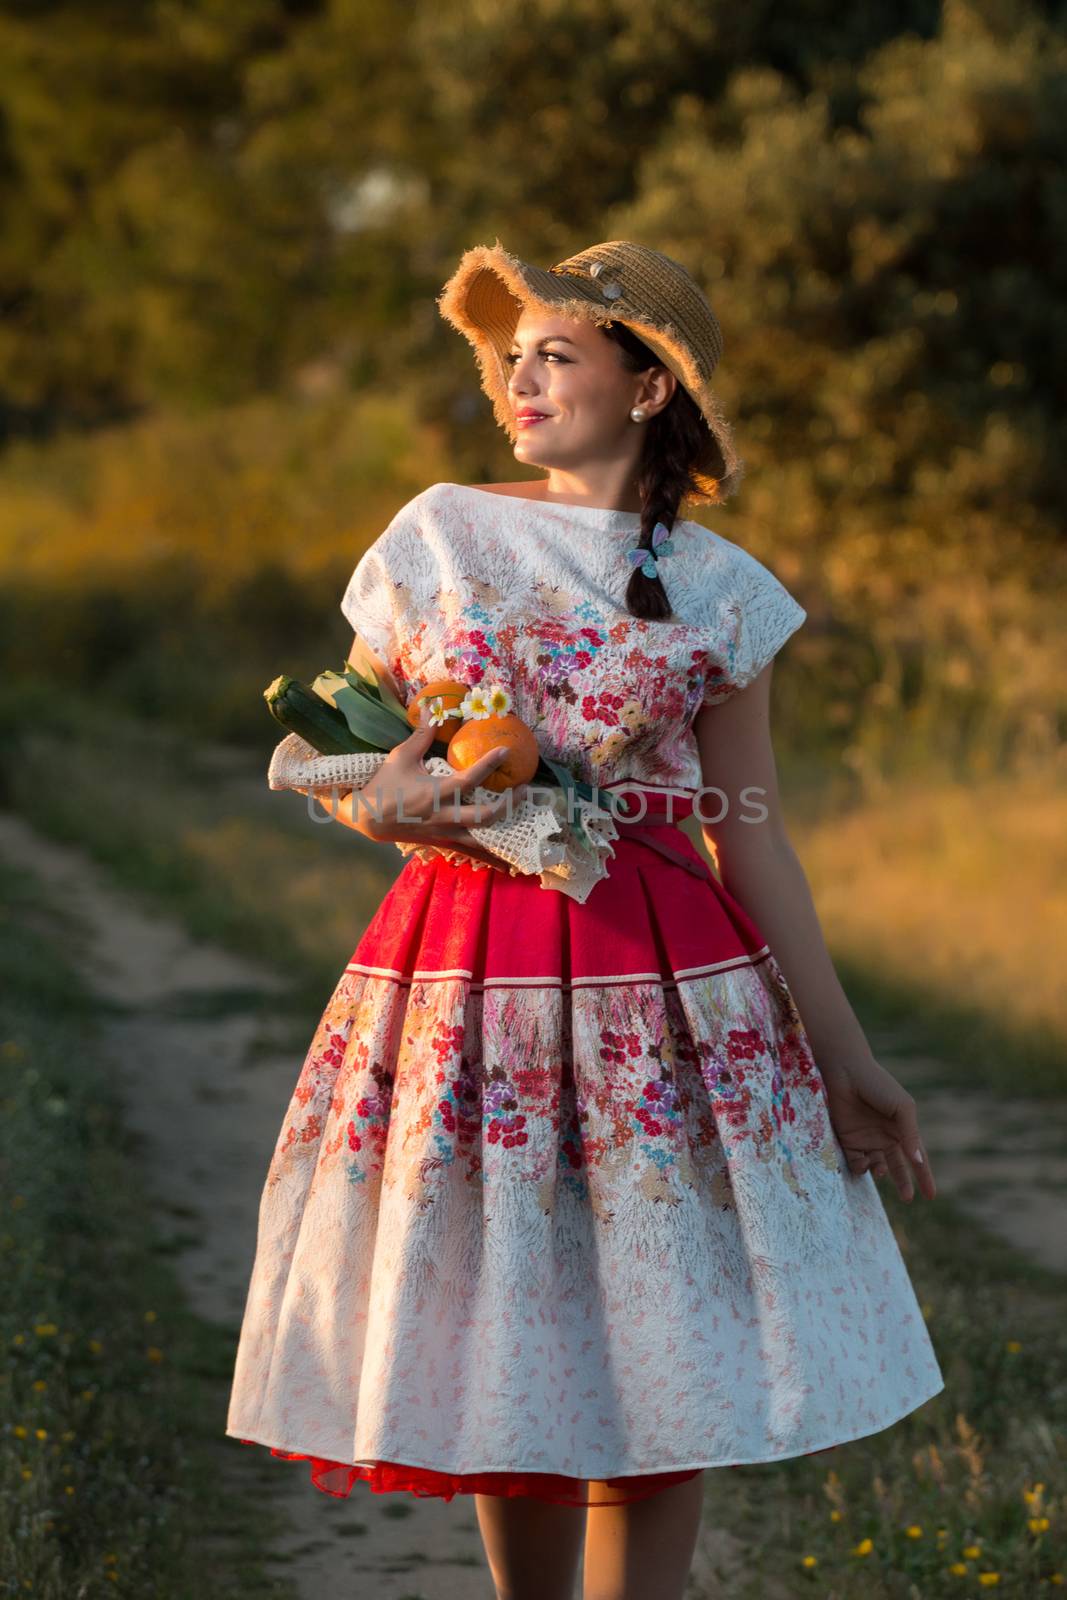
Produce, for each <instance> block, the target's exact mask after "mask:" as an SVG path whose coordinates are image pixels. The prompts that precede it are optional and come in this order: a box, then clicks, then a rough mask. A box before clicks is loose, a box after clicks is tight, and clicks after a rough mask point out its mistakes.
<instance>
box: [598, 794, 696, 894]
mask: <svg viewBox="0 0 1067 1600" xmlns="http://www.w3.org/2000/svg"><path fill="white" fill-rule="evenodd" d="M600 787H601V790H602V791H603V792H604V793H606V794H610V793H612V792H613V791H620V793H619V799H620V800H621V801H622V802H623V803H624V804H625V805H626V806H627V809H628V811H629V812H630V815H627V816H624V815H623V814H622V812H621V811H620V810H617V809H616V808H615V807H614V806H609V808H608V809H609V810H610V811H611V815H612V820H613V821H614V823H615V825H616V827H617V828H618V830H619V838H620V839H632V840H633V841H634V842H635V843H636V844H643V845H647V846H648V848H649V849H650V850H656V851H658V852H659V854H660V855H661V856H664V857H666V859H667V860H668V861H673V862H674V863H675V865H676V866H679V867H684V868H685V870H686V872H691V873H692V874H693V876H694V877H696V878H703V879H704V881H705V882H707V883H711V882H714V874H713V873H712V871H711V868H710V867H709V866H708V865H707V863H706V862H705V861H703V860H702V859H701V857H700V856H699V855H698V854H697V852H696V850H694V849H693V847H692V845H691V844H690V843H689V840H688V839H685V841H684V842H685V844H686V845H688V846H689V851H690V852H691V853H689V854H687V853H686V851H685V850H684V849H679V847H678V845H677V844H673V843H671V842H670V835H669V834H668V832H667V830H668V829H669V828H677V827H678V826H679V824H680V823H682V822H684V821H685V819H686V817H689V816H692V814H693V797H692V795H690V794H687V793H685V792H684V791H679V790H677V789H656V788H651V787H649V786H647V785H644V784H639V783H633V782H631V781H629V780H627V779H620V780H619V781H618V782H617V783H615V784H602V785H601V786H600Z"/></svg>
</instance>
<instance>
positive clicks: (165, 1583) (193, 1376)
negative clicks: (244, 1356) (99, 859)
mask: <svg viewBox="0 0 1067 1600" xmlns="http://www.w3.org/2000/svg"><path fill="white" fill-rule="evenodd" d="M0 888H2V891H3V892H2V895H0V899H2V902H3V912H2V915H0V966H2V968H3V970H4V973H5V979H6V981H5V983H4V986H3V991H2V993H0V1094H2V1106H0V1179H2V1182H0V1191H2V1194H3V1197H4V1198H3V1217H2V1220H0V1270H2V1273H3V1280H4V1294H3V1296H2V1298H0V1340H2V1342H3V1348H4V1356H5V1359H4V1362H3V1371H2V1373H0V1416H2V1419H3V1435H4V1450H3V1452H2V1454H0V1571H2V1573H3V1577H4V1584H3V1592H4V1593H5V1594H12V1595H20V1594H26V1595H31V1594H32V1595H34V1596H36V1597H38V1600H73V1597H74V1596H78V1597H79V1600H95V1597H98V1596H104V1595H111V1596H115V1595H119V1596H128V1597H130V1600H155V1597H160V1600H163V1597H166V1600H194V1597H196V1600H198V1597H199V1596H201V1595H212V1596H215V1595H217V1596H223V1595H225V1596H226V1597H227V1600H241V1597H243V1596H248V1597H252V1596H253V1595H254V1596H257V1597H259V1596H274V1597H277V1600H286V1597H291V1596H292V1595H293V1594H294V1593H295V1591H294V1590H293V1589H292V1588H291V1587H290V1586H289V1584H288V1583H287V1582H280V1581H278V1580H277V1579H273V1578H270V1577H268V1576H267V1574H266V1573H265V1572H264V1570H263V1567H262V1562H261V1554H260V1552H261V1551H262V1549H263V1547H264V1544H265V1539H266V1534H267V1529H268V1520H267V1519H268V1515H269V1508H268V1505H267V1503H266V1502H265V1501H264V1500H262V1499H260V1498H258V1495H259V1490H258V1489H253V1490H252V1491H251V1492H249V1491H248V1490H247V1489H246V1490H245V1491H244V1492H243V1493H239V1492H238V1491H237V1490H236V1489H234V1488H232V1487H230V1486H228V1482H227V1471H228V1452H227V1450H226V1447H225V1446H224V1445H223V1444H222V1443H221V1442H220V1439H221V1418H222V1417H223V1415H224V1409H225V1392H226V1382H227V1379H228V1375H229V1369H230V1364H231V1359H232V1339H231V1337H230V1335H229V1333H228V1332H227V1331H226V1330H224V1329H222V1328H218V1327H216V1326H215V1325H213V1324H210V1323H207V1322H204V1321H202V1320H201V1319H199V1318H197V1317H196V1316H194V1315H193V1314H192V1313H191V1311H190V1310H189V1308H188V1306H187V1305H186V1303H185V1300H184V1298H183V1294H182V1291H181V1289H180V1286H179V1284H178V1281H177V1279H176V1277H175V1274H174V1271H173V1268H172V1266H171V1264H170V1261H169V1259H168V1254H169V1250H170V1248H171V1247H172V1243H173V1241H170V1242H168V1241H167V1240H165V1239H163V1238H162V1237H161V1236H160V1235H159V1233H158V1232H157V1231H156V1229H155V1227H154V1226H153V1224H152V1222H151V1221H150V1220H149V1219H150V1208H149V1200H148V1196H147V1195H146V1193H145V1190H144V1188H143V1185H142V1179H141V1177H140V1174H139V1171H138V1166H137V1159H136V1152H135V1149H134V1147H133V1144H132V1142H131V1139H130V1136H129V1134H128V1133H127V1131H126V1129H125V1127H124V1125H123V1121H122V1111H121V1106H120V1105H119V1103H118V1102H117V1100H116V1097H115V1093H114V1090H113V1087H112V1082H111V1079H110V1077H109V1074H108V1072H107V1071H106V1070H105V1067H104V1066H103V1064H102V1062H101V1059H100V1055H99V1049H100V1035H99V1026H100V1013H99V1010H98V1008H97V1006H96V1004H95V1003H94V1001H93V999H92V997H91V996H90V995H89V994H88V993H87V992H86V991H85V990H84V989H83V988H82V986H81V985H80V983H79V980H78V978H77V977H76V975H75V973H74V972H73V971H71V970H70V968H69V967H68V966H67V965H66V964H65V961H64V954H63V947H64V942H65V938H66V936H67V917H66V913H65V912H64V910H63V908H61V907H59V906H50V905H48V904H47V903H46V902H43V901H42V900H41V898H40V889H39V885H38V884H37V883H36V882H35V881H32V880H31V879H30V878H28V877H27V876H25V875H24V874H22V873H20V872H17V871H15V870H13V869H11V868H10V867H8V866H6V865H5V866H3V867H0Z"/></svg>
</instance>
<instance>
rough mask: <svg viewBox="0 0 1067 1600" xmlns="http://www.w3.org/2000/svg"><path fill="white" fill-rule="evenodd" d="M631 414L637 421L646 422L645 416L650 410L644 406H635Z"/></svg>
mask: <svg viewBox="0 0 1067 1600" xmlns="http://www.w3.org/2000/svg"><path fill="white" fill-rule="evenodd" d="M630 415H631V417H632V418H633V419H634V421H635V422H644V420H645V418H646V417H647V416H648V412H647V411H646V410H645V408H644V406H634V407H633V409H632V410H631V412H630Z"/></svg>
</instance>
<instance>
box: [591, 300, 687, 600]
mask: <svg viewBox="0 0 1067 1600" xmlns="http://www.w3.org/2000/svg"><path fill="white" fill-rule="evenodd" d="M601 332H602V333H604V335H605V337H607V338H609V339H613V340H614V341H615V343H616V344H618V345H619V347H620V349H621V351H622V356H623V363H624V365H625V366H626V367H628V368H629V370H630V371H631V372H643V371H644V370H645V368H646V367H651V366H656V365H661V363H660V361H659V358H658V356H656V355H654V354H653V353H652V351H651V350H650V349H649V348H648V346H647V345H646V344H645V343H644V342H643V341H642V340H641V339H639V338H638V337H637V335H636V334H635V333H632V332H631V331H630V329H629V328H627V327H626V326H625V324H624V323H620V322H610V323H607V324H605V325H603V326H602V328H601ZM707 432H708V427H707V423H706V422H705V421H704V417H703V415H702V414H701V411H700V409H699V407H698V406H697V404H696V402H695V401H694V400H693V399H692V398H691V397H690V395H689V394H688V393H687V392H686V390H685V389H683V388H682V386H681V384H679V385H678V386H677V387H676V389H675V391H674V394H673V395H672V396H671V399H670V401H669V402H668V403H667V405H665V406H664V408H663V410H662V411H661V412H659V414H658V415H657V416H655V417H653V418H652V420H651V422H649V424H648V427H647V431H646V433H645V442H644V448H643V450H642V453H641V460H640V462H639V464H638V471H637V486H638V489H639V491H640V495H641V534H640V537H639V539H638V541H637V544H638V547H639V548H640V549H642V550H651V548H652V530H653V529H654V528H655V526H656V523H657V522H662V523H665V524H666V526H667V528H668V529H671V528H673V527H674V524H675V521H676V520H677V517H678V510H679V507H680V506H681V503H682V501H683V499H684V498H685V497H686V495H687V494H689V493H691V492H692V489H693V486H694V485H693V479H692V476H691V471H692V467H693V464H694V463H695V462H696V461H697V459H698V457H699V456H700V453H701V451H702V449H703V447H704V445H705V443H706V440H707ZM626 608H627V610H628V611H629V612H630V614H631V616H635V617H644V618H645V619H646V620H647V621H649V622H665V621H667V620H668V618H670V617H671V616H672V615H673V612H672V609H671V603H670V600H669V599H668V597H667V591H666V589H665V588H664V587H663V581H662V579H661V578H660V577H659V576H658V575H657V576H656V577H655V578H646V577H645V574H644V573H643V572H642V571H641V568H640V567H635V568H634V570H633V572H632V573H631V575H630V581H629V583H628V584H627V586H626Z"/></svg>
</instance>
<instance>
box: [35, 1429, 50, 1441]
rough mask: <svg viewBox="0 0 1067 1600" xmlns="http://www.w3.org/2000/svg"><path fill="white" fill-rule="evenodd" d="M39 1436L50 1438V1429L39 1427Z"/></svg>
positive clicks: (40, 1437) (39, 1437)
mask: <svg viewBox="0 0 1067 1600" xmlns="http://www.w3.org/2000/svg"><path fill="white" fill-rule="evenodd" d="M37 1437H38V1439H47V1438H48V1429H47V1428H38V1429H37Z"/></svg>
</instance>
